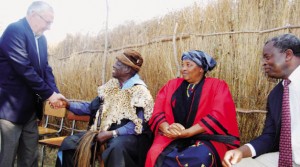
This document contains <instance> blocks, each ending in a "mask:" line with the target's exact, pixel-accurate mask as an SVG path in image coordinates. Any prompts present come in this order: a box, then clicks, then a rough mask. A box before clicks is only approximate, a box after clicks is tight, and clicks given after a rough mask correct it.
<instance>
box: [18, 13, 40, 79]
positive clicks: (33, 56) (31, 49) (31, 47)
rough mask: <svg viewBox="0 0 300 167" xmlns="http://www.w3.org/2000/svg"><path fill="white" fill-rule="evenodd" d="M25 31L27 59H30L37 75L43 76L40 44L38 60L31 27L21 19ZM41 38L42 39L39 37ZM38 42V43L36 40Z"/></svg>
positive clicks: (24, 19)
mask: <svg viewBox="0 0 300 167" xmlns="http://www.w3.org/2000/svg"><path fill="white" fill-rule="evenodd" d="M22 22H23V25H24V28H25V31H26V36H27V40H28V46H27V48H28V49H27V51H28V58H29V59H30V61H31V63H32V65H33V67H34V69H35V70H36V72H38V74H39V75H40V76H41V77H42V76H43V72H42V71H43V62H44V60H43V59H42V56H41V55H42V51H41V48H40V47H42V44H40V45H39V51H40V58H39V55H38V52H37V45H36V42H35V36H34V34H33V32H32V29H31V27H30V26H29V23H28V22H27V20H26V18H23V19H22ZM40 38H42V37H40ZM38 41H40V40H39V39H38Z"/></svg>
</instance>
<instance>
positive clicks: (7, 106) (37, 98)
mask: <svg viewBox="0 0 300 167" xmlns="http://www.w3.org/2000/svg"><path fill="white" fill-rule="evenodd" d="M53 18H54V17H53V9H52V7H51V6H49V5H48V4H47V3H45V2H42V1H36V2H33V3H32V4H31V5H30V6H29V8H28V10H27V15H26V17H25V18H23V19H21V20H19V21H17V22H15V23H12V24H10V25H9V26H8V27H7V28H6V30H5V31H4V33H3V34H2V36H1V39H0V69H1V70H0V76H1V77H0V143H1V145H0V166H1V167H9V166H13V164H14V161H15V157H16V156H17V157H18V158H17V163H18V166H22V167H27V166H28V167H32V166H37V164H38V163H37V162H38V161H37V160H38V128H37V122H36V120H37V119H36V118H37V116H38V117H39V118H40V119H41V117H42V102H43V101H45V100H49V102H50V104H51V105H52V106H54V107H56V106H59V105H60V104H59V103H60V102H59V100H60V99H64V96H63V95H61V94H60V93H59V91H58V89H57V86H56V84H55V80H54V76H53V73H52V69H51V67H50V66H49V65H48V60H47V59H48V58H47V56H48V53H47V42H46V38H45V36H44V35H43V32H44V31H45V30H48V29H49V28H50V26H51V24H52V22H53Z"/></svg>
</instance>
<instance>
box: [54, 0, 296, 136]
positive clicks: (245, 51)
mask: <svg viewBox="0 0 300 167" xmlns="http://www.w3.org/2000/svg"><path fill="white" fill-rule="evenodd" d="M201 4H202V3H201ZM201 4H198V5H196V4H195V5H194V6H191V7H188V8H185V9H183V10H181V11H178V12H173V13H169V14H168V15H166V16H164V17H161V18H154V19H152V20H149V21H146V22H144V23H142V24H135V23H133V22H128V23H127V24H124V25H120V26H119V27H117V28H115V29H113V30H111V31H109V32H108V33H109V34H108V37H109V38H108V40H109V48H108V49H109V53H108V55H107V57H106V58H107V63H106V67H107V68H106V69H105V71H101V69H102V66H103V56H104V55H103V50H104V33H103V31H101V30H99V35H98V36H96V37H94V36H89V35H81V34H77V35H74V36H71V35H70V36H68V37H67V38H66V39H65V40H64V41H63V42H61V43H60V44H59V45H57V46H52V47H51V48H50V55H51V56H50V64H51V65H52V67H53V69H54V74H55V76H56V80H57V84H58V86H59V89H60V91H61V92H62V93H63V94H64V95H65V96H66V97H67V98H71V99H82V100H88V101H90V100H91V99H93V98H94V97H95V96H97V92H96V88H97V86H98V85H99V84H100V83H102V80H101V74H102V73H105V81H107V80H108V79H109V78H110V77H111V69H112V68H111V67H112V65H113V63H114V61H115V56H116V54H118V53H117V52H118V51H120V50H122V49H123V48H133V49H136V50H137V51H139V52H140V53H141V55H142V56H143V58H144V65H143V67H142V70H141V72H140V75H141V76H142V78H143V79H144V80H145V82H146V83H147V84H148V87H149V89H150V91H151V94H152V95H153V96H156V93H157V92H158V90H159V89H160V88H161V87H162V86H163V85H164V84H165V83H166V82H167V81H168V80H169V79H172V78H174V77H176V72H177V70H178V69H177V67H176V63H175V62H176V61H179V62H180V57H181V54H182V52H184V51H188V50H192V49H197V50H203V51H205V52H207V53H209V54H210V55H212V56H213V57H214V58H215V59H216V61H217V63H218V64H217V67H216V68H215V70H214V71H212V72H211V73H209V74H208V75H209V76H212V77H217V78H220V79H223V80H225V81H226V82H227V83H228V85H229V87H230V90H231V93H232V96H233V99H234V101H235V105H236V107H237V108H244V109H248V110H265V106H266V98H267V95H268V93H269V92H270V90H271V89H272V88H273V87H274V85H275V84H276V83H277V81H271V80H268V79H267V78H266V77H265V76H264V74H263V72H262V70H261V62H260V57H261V54H262V53H261V52H262V47H263V45H264V42H265V41H266V40H267V39H268V38H270V37H273V36H275V35H279V34H283V33H294V34H296V35H298V36H300V19H299V14H300V0H281V1H274V0H215V1H211V3H209V4H208V5H207V6H204V5H201ZM176 23H178V28H177V31H176V34H175V35H176V37H177V38H176V50H177V53H176V57H177V60H174V50H173V47H174V46H173V42H172V37H173V35H174V27H175V25H176ZM238 119H239V124H240V126H243V127H246V129H245V130H242V131H241V135H242V137H241V139H242V142H245V141H247V140H249V139H251V138H253V136H256V135H257V134H258V133H260V132H261V131H259V130H261V129H260V128H261V127H262V126H263V119H264V115H259V114H258V115H257V114H255V115H253V114H245V113H243V114H238ZM252 120H253V121H252ZM256 121H259V122H256ZM258 126H259V127H258ZM247 127H249V129H247ZM253 130H254V131H253ZM255 130H257V131H255Z"/></svg>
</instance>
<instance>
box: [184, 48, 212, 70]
mask: <svg viewBox="0 0 300 167" xmlns="http://www.w3.org/2000/svg"><path fill="white" fill-rule="evenodd" d="M181 60H191V61H193V62H195V63H196V64H197V65H198V66H200V67H202V68H203V70H204V71H205V72H207V71H211V70H212V69H214V67H215V66H216V64H217V62H216V61H215V60H214V59H213V58H212V57H211V56H210V55H208V54H207V53H205V52H203V51H200V50H191V51H188V52H183V54H182V57H181Z"/></svg>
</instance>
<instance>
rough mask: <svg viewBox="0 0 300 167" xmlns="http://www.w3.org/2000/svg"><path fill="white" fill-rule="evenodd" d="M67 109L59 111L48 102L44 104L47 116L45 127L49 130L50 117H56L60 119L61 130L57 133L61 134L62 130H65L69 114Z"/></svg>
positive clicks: (59, 109)
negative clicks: (65, 120)
mask: <svg viewBox="0 0 300 167" xmlns="http://www.w3.org/2000/svg"><path fill="white" fill-rule="evenodd" d="M67 111H68V110H67V109H66V108H58V109H54V108H52V107H51V106H50V104H49V102H48V101H46V102H45V104H44V116H45V124H44V127H45V128H47V127H48V125H49V118H50V117H56V118H59V119H60V121H59V129H58V131H57V133H59V132H61V130H62V128H63V123H64V118H65V116H66V113H67Z"/></svg>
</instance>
